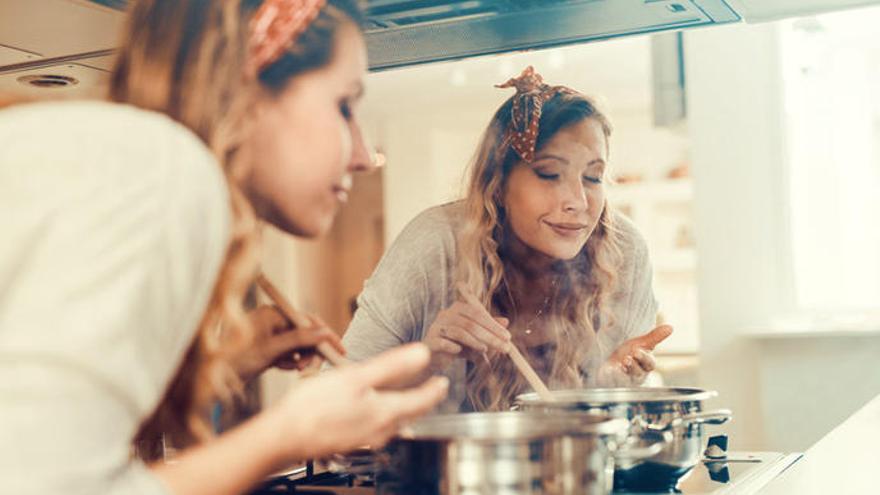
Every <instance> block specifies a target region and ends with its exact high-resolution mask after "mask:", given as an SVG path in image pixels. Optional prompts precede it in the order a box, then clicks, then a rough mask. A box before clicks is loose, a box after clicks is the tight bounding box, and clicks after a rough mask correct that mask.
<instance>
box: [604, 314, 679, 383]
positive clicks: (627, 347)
mask: <svg viewBox="0 0 880 495" xmlns="http://www.w3.org/2000/svg"><path fill="white" fill-rule="evenodd" d="M670 335H672V327H671V326H669V325H661V326H659V327H657V328H655V329H653V330H651V331H650V332H648V333H646V334H645V335H642V336H641V337H636V338H634V339H630V340H627V341H626V342H624V343H623V344H621V345H620V347H618V348H617V349H615V350H614V352H613V353H612V354H611V357H609V358H608V361H606V362H605V363H604V364H603V365H602V366H601V367H600V369H599V371H598V375H599V376H598V380H597V382H598V384H600V385H602V386H613V387H628V386H634V385H641V384H642V383H643V382H644V381H645V378H646V377H647V376H648V373H650V372H651V371H654V368H656V367H657V362H656V360H655V359H654V355H653V354H652V352H653V350H654V348H655V347H656V346H657V344H659V343H660V342H662V341H664V340H665V339H666V338H667V337H669V336H670Z"/></svg>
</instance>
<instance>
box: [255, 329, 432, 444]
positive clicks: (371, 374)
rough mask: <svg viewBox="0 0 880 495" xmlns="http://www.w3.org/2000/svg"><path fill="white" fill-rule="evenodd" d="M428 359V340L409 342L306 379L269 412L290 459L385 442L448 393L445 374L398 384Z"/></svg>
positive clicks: (422, 367)
mask: <svg viewBox="0 0 880 495" xmlns="http://www.w3.org/2000/svg"><path fill="white" fill-rule="evenodd" d="M429 359H430V353H429V352H428V349H427V348H426V346H424V345H423V344H410V345H406V346H401V347H398V348H395V349H392V350H390V351H387V352H385V353H383V354H380V355H379V356H377V357H375V358H373V359H370V360H368V361H364V362H360V363H355V364H351V365H347V366H344V367H341V368H335V369H333V370H329V371H326V372H323V373H321V374H319V375H316V376H314V377H311V378H304V379H302V380H301V381H300V382H299V383H298V384H297V385H296V386H295V387H294V388H293V389H292V390H291V391H290V392H289V393H288V395H287V397H285V398H284V399H283V400H282V402H281V403H280V404H279V405H278V407H276V408H275V409H274V410H270V411H268V412H267V413H268V414H271V415H273V417H274V421H275V423H276V425H277V426H276V427H277V428H278V430H277V438H278V439H279V440H280V441H281V445H280V446H279V448H281V449H282V451H285V450H286V452H287V454H286V455H285V456H284V457H286V461H298V460H302V459H304V458H315V457H322V456H326V455H328V454H332V453H337V452H346V451H350V450H353V449H355V448H358V447H363V446H365V445H369V446H371V447H379V446H382V445H384V444H385V442H386V441H387V440H388V439H389V438H390V437H391V436H392V435H394V434H396V433H397V432H398V431H399V429H400V428H401V426H402V425H404V424H406V423H407V422H408V421H411V420H413V419H415V418H417V417H418V416H421V415H423V414H425V413H427V412H428V411H430V410H431V409H432V408H434V406H436V405H437V404H438V403H439V402H440V401H442V400H443V399H444V398H445V397H446V393H447V391H448V388H449V380H448V379H447V378H445V377H433V378H431V379H429V380H428V381H426V382H424V383H422V384H421V385H419V386H417V387H413V388H409V389H400V388H399V387H400V384H401V383H407V382H412V381H413V380H414V378H415V377H417V376H419V375H421V374H422V373H423V372H424V370H425V368H426V367H427V365H428V362H429ZM303 449H305V450H306V451H305V452H302V450H303Z"/></svg>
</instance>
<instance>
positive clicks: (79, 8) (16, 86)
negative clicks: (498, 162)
mask: <svg viewBox="0 0 880 495" xmlns="http://www.w3.org/2000/svg"><path fill="white" fill-rule="evenodd" d="M104 3H112V2H104ZM46 8H51V9H56V15H54V16H51V19H54V21H53V20H50V19H49V18H48V17H46V18H45V19H43V18H38V17H35V16H39V12H41V10H40V9H46ZM57 9H62V10H63V12H61V13H62V14H63V15H57ZM28 16H30V17H28ZM23 17H24V18H27V19H23ZM120 18H121V15H120V13H119V12H118V11H116V10H112V9H110V8H105V7H99V6H96V5H95V4H94V3H90V2H85V1H82V2H80V1H60V0H54V1H53V0H32V1H27V0H8V1H7V0H4V1H3V5H2V6H0V66H6V65H10V64H16V63H20V62H25V61H28V60H34V59H37V58H39V57H40V56H51V55H53V54H54V53H59V54H60V53H81V52H88V51H90V50H94V51H95V53H94V57H92V58H89V59H87V60H77V61H75V62H71V63H69V64H61V65H58V66H55V67H51V69H52V70H51V71H49V70H47V69H44V68H39V69H33V70H27V71H13V72H8V71H7V72H2V71H0V92H11V93H22V92H23V93H30V94H34V95H47V94H48V95H56V96H95V95H98V94H100V91H101V88H102V85H103V81H104V80H105V78H106V75H107V71H108V70H109V69H110V67H111V66H112V54H110V53H106V52H104V51H102V50H103V49H107V48H110V47H112V46H113V44H114V43H115V27H117V26H118V23H119V21H120ZM25 21H27V22H25ZM55 24H57V25H55ZM34 25H40V26H42V28H41V29H33V26H34ZM878 25H880V8H877V7H870V8H861V9H855V10H846V11H843V12H837V13H831V14H822V15H817V16H812V17H803V18H797V19H788V20H783V21H777V22H767V23H761V24H733V25H728V26H716V27H711V28H708V29H693V30H688V31H685V32H683V33H675V32H673V33H663V34H657V35H641V36H634V37H626V38H621V39H617V40H607V41H602V42H596V43H589V44H582V45H575V46H568V47H563V48H553V49H546V50H538V51H530V52H522V53H513V54H505V55H495V56H484V57H479V58H473V59H467V60H463V61H454V62H444V63H436V64H430V65H422V66H417V67H412V68H405V69H394V70H387V71H382V72H376V73H372V74H371V75H370V76H369V78H368V95H367V98H366V101H365V105H364V109H363V114H364V119H365V123H366V127H367V129H368V132H369V134H370V135H371V137H372V139H373V141H374V144H375V146H376V147H377V149H378V150H380V152H381V153H382V154H383V155H384V156H385V158H386V165H385V166H384V167H383V168H382V169H381V170H380V171H379V172H377V173H375V174H372V175H369V176H362V177H359V178H358V179H357V181H356V185H355V190H354V194H352V196H351V200H350V203H349V204H348V205H347V207H346V208H345V209H344V210H343V211H342V213H341V215H340V217H339V219H338V221H337V223H336V225H335V227H334V229H333V232H332V234H331V235H330V236H329V237H328V238H327V239H324V240H321V241H318V242H302V241H293V240H292V239H290V238H289V237H286V236H283V235H281V234H279V233H277V232H275V231H272V230H271V229H269V230H267V232H266V236H265V239H266V242H265V246H264V268H265V270H266V271H267V272H268V273H269V274H271V276H272V277H273V278H274V279H275V281H276V284H277V285H279V286H282V287H283V288H284V290H285V291H286V292H287V293H288V296H289V297H291V298H292V300H293V301H294V303H295V304H296V305H297V306H298V307H300V308H302V309H305V310H307V311H311V312H314V313H318V314H320V315H322V316H323V317H324V318H325V319H326V320H327V322H328V323H329V324H330V325H331V326H332V327H333V328H336V329H338V330H340V331H342V330H344V329H345V328H346V326H347V323H348V321H349V319H350V317H351V313H352V309H353V304H354V298H355V297H356V296H357V294H358V292H359V291H360V289H361V287H362V284H363V281H364V279H365V278H367V277H368V276H369V274H370V273H371V271H372V269H373V267H374V266H375V264H376V263H377V261H378V260H379V258H380V257H381V255H382V253H383V251H384V249H385V248H386V247H387V246H389V245H390V243H391V242H392V241H393V240H394V238H395V236H396V235H397V234H398V233H399V232H400V231H401V229H402V228H403V227H404V225H406V223H407V222H408V221H409V220H411V219H412V218H413V217H414V216H415V215H417V214H418V213H419V212H421V211H422V210H424V209H425V208H428V207H430V206H433V205H437V204H441V203H444V202H447V201H451V200H454V199H456V198H458V197H459V194H460V193H461V191H462V188H463V187H462V183H463V181H462V179H463V176H464V171H465V169H466V167H467V165H468V162H469V160H470V158H471V155H472V153H473V151H474V148H475V146H476V143H477V140H478V138H479V136H480V134H481V132H482V130H483V128H484V126H485V125H486V124H487V123H488V121H489V118H490V117H491V115H492V113H493V112H494V111H495V109H496V108H497V107H498V106H499V105H500V104H501V103H502V102H503V101H504V100H505V99H506V98H507V97H509V96H510V94H511V91H510V90H499V89H495V88H494V87H493V85H494V84H497V83H500V82H503V81H505V80H506V79H508V78H509V77H511V76H514V75H516V74H518V73H519V72H520V71H521V70H522V69H523V68H524V67H525V66H527V65H533V66H535V68H536V69H537V70H538V71H539V72H540V73H541V74H543V75H544V77H545V80H546V81H548V82H550V83H551V84H564V85H567V86H571V87H573V88H576V89H578V90H580V91H582V92H584V93H586V94H588V95H592V96H593V97H594V98H596V99H597V101H598V102H599V103H600V105H601V107H602V108H603V109H604V110H605V111H606V113H607V114H608V115H609V116H610V118H611V120H612V123H613V125H614V134H613V137H612V140H611V166H612V174H613V176H614V177H615V178H616V179H617V181H618V184H617V185H614V186H611V189H610V198H611V201H612V202H613V203H614V205H615V206H616V207H617V208H620V209H621V210H623V211H624V212H626V213H627V214H628V215H629V216H630V217H631V218H632V219H633V221H634V222H635V223H636V224H637V225H638V226H639V228H640V229H641V231H642V232H643V233H644V235H645V236H646V238H647V240H648V243H649V246H650V249H651V256H652V260H653V263H654V268H655V279H654V281H655V289H656V293H657V297H658V299H659V301H660V303H661V311H662V314H663V317H664V319H665V320H667V321H668V322H670V323H671V324H673V325H674V326H675V329H676V332H675V334H674V335H673V337H672V338H670V339H669V340H668V341H666V342H665V343H664V344H662V346H661V347H660V348H659V349H658V356H659V358H660V359H659V361H660V370H659V371H660V372H659V376H658V377H656V379H657V380H659V381H661V382H662V383H665V384H670V385H682V386H700V387H704V388H709V389H715V390H718V391H719V393H720V397H719V398H718V399H717V400H716V404H715V405H717V406H718V407H726V408H730V409H732V410H733V411H734V413H735V420H734V421H733V422H732V423H731V424H730V425H728V426H727V427H726V429H727V430H728V431H729V432H730V435H731V437H730V438H731V442H732V444H733V446H732V447H731V448H732V449H737V450H776V451H802V450H804V449H806V448H807V447H808V446H810V445H812V444H813V443H814V442H815V441H816V440H818V439H819V438H820V437H821V436H822V435H823V434H824V433H825V432H827V431H828V430H830V429H831V428H832V427H833V426H835V425H837V424H838V423H840V422H841V421H842V420H843V419H845V418H846V417H847V416H848V415H849V414H850V413H851V412H852V411H853V410H855V409H857V408H858V407H859V406H861V405H862V404H863V403H865V402H867V401H868V400H869V399H870V398H872V397H874V396H875V395H876V393H877V390H880V359H878V357H880V194H878V193H880V35H878V30H877V26H878ZM47 32H50V33H52V34H53V35H52V36H48V37H47V36H46V33H47ZM62 43H63V50H62V49H61V48H59V47H60V46H61V44H62ZM53 44H54V45H53ZM72 44H73V45H72ZM56 45H57V46H56ZM53 50H54V52H53ZM0 69H2V67H0ZM289 379H290V378H289V376H288V375H285V374H282V373H280V372H279V373H270V374H269V375H268V376H267V377H265V378H264V381H263V394H264V399H265V400H267V401H271V400H272V399H273V398H274V397H277V396H278V395H279V394H280V393H282V391H283V390H284V388H285V387H286V386H287V385H288V383H289Z"/></svg>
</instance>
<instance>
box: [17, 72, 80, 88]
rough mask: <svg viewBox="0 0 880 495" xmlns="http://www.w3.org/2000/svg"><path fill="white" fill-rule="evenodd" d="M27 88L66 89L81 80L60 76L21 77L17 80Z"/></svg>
mask: <svg viewBox="0 0 880 495" xmlns="http://www.w3.org/2000/svg"><path fill="white" fill-rule="evenodd" d="M16 81H18V82H19V83H21V84H24V85H25V86H32V87H35V88H66V87H68V86H76V85H77V84H79V80H78V79H76V78H75V77H70V76H61V75H58V74H33V75H29V76H21V77H19V78H18V79H16Z"/></svg>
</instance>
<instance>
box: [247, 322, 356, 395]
mask: <svg viewBox="0 0 880 495" xmlns="http://www.w3.org/2000/svg"><path fill="white" fill-rule="evenodd" d="M248 318H250V320H251V324H252V325H253V328H254V341H253V342H252V343H251V345H250V346H249V347H248V348H247V349H246V350H245V351H244V352H243V353H242V354H241V355H239V356H238V357H237V358H236V360H235V362H236V369H237V370H238V373H239V376H241V378H242V379H243V380H250V379H252V378H254V377H255V376H257V375H259V374H260V373H262V372H264V371H266V370H267V369H269V368H271V367H273V366H274V367H277V368H281V369H285V370H292V369H297V370H304V369H307V368H312V367H316V366H320V364H321V362H322V358H321V356H320V355H319V354H318V353H317V352H315V347H316V346H317V345H318V344H319V343H321V342H327V343H329V344H330V345H332V346H333V347H334V348H336V350H337V351H339V352H340V353H341V354H343V355H345V348H344V347H343V346H342V340H341V339H340V338H339V335H337V334H336V332H334V331H333V330H331V329H330V328H328V327H327V325H326V324H325V323H324V322H323V321H321V319H320V318H318V317H316V316H309V317H308V318H309V321H310V322H311V326H309V327H306V328H294V327H293V325H291V323H290V321H288V320H287V318H285V317H284V315H282V314H281V311H280V310H279V309H278V308H276V307H275V306H268V305H267V306H260V307H258V308H257V309H255V310H253V311H251V312H250V313H249V314H248Z"/></svg>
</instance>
